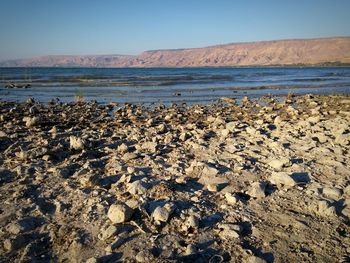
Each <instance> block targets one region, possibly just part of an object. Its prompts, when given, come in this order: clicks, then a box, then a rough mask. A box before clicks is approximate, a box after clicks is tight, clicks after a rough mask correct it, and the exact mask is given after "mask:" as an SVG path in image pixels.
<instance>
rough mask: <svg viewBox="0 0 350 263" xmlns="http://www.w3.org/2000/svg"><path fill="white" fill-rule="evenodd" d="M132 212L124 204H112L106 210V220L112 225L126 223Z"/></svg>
mask: <svg viewBox="0 0 350 263" xmlns="http://www.w3.org/2000/svg"><path fill="white" fill-rule="evenodd" d="M133 213H134V210H133V209H132V208H130V207H129V206H128V205H126V204H113V205H111V206H110V207H109V209H108V218H109V219H110V220H111V221H112V222H113V223H114V224H119V223H124V222H127V221H128V220H129V219H130V218H131V217H132V215H133Z"/></svg>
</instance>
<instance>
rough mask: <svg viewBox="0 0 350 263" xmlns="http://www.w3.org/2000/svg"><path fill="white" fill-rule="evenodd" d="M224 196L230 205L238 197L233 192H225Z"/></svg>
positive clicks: (235, 201)
mask: <svg viewBox="0 0 350 263" xmlns="http://www.w3.org/2000/svg"><path fill="white" fill-rule="evenodd" d="M225 198H226V201H227V203H229V204H230V205H234V204H236V203H237V201H238V199H237V197H236V196H235V194H232V193H226V194H225Z"/></svg>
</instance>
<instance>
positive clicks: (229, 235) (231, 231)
mask: <svg viewBox="0 0 350 263" xmlns="http://www.w3.org/2000/svg"><path fill="white" fill-rule="evenodd" d="M218 228H219V230H220V232H219V235H220V237H221V238H222V239H227V240H231V239H236V238H239V233H240V232H241V227H240V226H239V225H236V224H230V223H228V224H219V225H218Z"/></svg>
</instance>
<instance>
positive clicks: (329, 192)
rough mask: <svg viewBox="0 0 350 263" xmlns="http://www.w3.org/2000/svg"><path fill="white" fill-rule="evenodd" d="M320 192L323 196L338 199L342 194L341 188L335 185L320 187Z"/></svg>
mask: <svg viewBox="0 0 350 263" xmlns="http://www.w3.org/2000/svg"><path fill="white" fill-rule="evenodd" d="M322 194H323V196H324V197H327V198H330V199H333V200H338V199H339V198H340V197H341V196H342V194H343V192H342V190H341V189H339V188H336V187H324V188H322Z"/></svg>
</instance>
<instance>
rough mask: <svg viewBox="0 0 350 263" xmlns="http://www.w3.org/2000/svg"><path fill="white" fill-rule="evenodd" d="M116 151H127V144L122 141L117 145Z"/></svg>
mask: <svg viewBox="0 0 350 263" xmlns="http://www.w3.org/2000/svg"><path fill="white" fill-rule="evenodd" d="M117 151H118V152H121V153H126V152H128V151H129V146H127V145H126V144H125V143H122V144H121V145H119V146H118V148H117Z"/></svg>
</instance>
